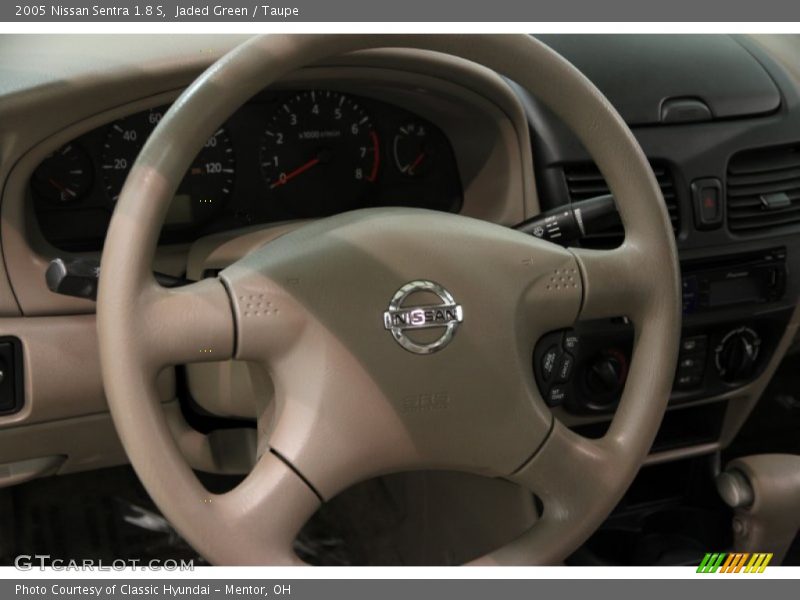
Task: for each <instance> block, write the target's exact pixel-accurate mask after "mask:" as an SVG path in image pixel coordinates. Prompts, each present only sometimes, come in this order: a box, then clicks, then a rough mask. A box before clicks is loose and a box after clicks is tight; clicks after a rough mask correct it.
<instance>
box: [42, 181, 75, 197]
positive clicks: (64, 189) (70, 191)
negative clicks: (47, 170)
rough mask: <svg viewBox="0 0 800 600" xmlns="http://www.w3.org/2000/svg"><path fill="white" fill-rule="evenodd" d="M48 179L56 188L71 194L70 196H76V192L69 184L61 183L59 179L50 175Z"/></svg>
mask: <svg viewBox="0 0 800 600" xmlns="http://www.w3.org/2000/svg"><path fill="white" fill-rule="evenodd" d="M47 181H49V182H50V185H52V186H53V187H54V188H56V189H57V190H58V191H59V192H61V193H62V194H69V195H70V196H73V197H74V196H75V192H73V191H72V190H71V189H69V188H68V187H67V186H65V185H62V184H60V183H59V182H58V181H56V180H55V179H53V178H52V177H48V178H47Z"/></svg>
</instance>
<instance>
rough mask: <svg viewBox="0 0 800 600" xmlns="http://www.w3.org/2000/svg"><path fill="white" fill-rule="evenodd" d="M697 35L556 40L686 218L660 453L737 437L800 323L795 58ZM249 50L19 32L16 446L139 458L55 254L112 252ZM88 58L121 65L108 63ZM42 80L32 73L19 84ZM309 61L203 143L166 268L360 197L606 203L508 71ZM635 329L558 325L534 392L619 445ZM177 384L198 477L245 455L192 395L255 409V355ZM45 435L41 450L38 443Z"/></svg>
mask: <svg viewBox="0 0 800 600" xmlns="http://www.w3.org/2000/svg"><path fill="white" fill-rule="evenodd" d="M679 37H680V39H676V36H555V37H550V36H544V37H543V38H542V39H543V41H545V43H548V44H550V45H551V46H553V47H554V48H555V49H556V50H557V51H559V52H560V53H562V54H563V55H564V56H566V57H567V59H568V60H570V61H571V62H573V63H574V64H575V65H577V66H578V67H579V68H580V69H581V70H582V71H583V72H584V73H585V74H586V75H587V76H588V77H589V78H590V79H592V80H593V81H594V82H595V83H596V84H597V85H598V87H600V89H601V91H602V92H603V93H604V94H605V95H606V96H607V97H608V98H609V99H610V101H611V102H612V103H613V104H614V106H615V107H616V108H617V109H618V110H619V112H620V113H621V115H622V116H623V118H624V119H625V120H626V121H627V122H628V124H629V125H630V127H631V129H632V131H633V133H634V135H635V136H636V138H637V140H638V142H639V144H640V145H641V147H642V149H643V150H644V152H645V154H646V155H647V157H648V158H649V159H650V161H651V164H652V165H653V168H654V172H655V175H656V177H657V180H658V183H659V184H660V186H661V189H662V193H663V196H664V199H665V202H666V204H667V209H668V211H669V214H670V217H671V219H672V223H673V228H674V231H675V239H676V244H677V247H678V250H679V255H680V259H681V267H682V271H683V281H684V316H683V331H682V343H681V349H682V350H681V357H680V360H679V363H680V367H679V371H678V372H676V374H675V385H674V389H673V395H672V399H671V405H670V409H669V410H668V412H667V415H666V417H665V420H664V426H663V427H662V433H660V434H659V438H658V439H657V444H656V446H654V448H653V455H652V460H653V461H665V460H672V459H674V458H675V457H676V454H675V453H676V452H680V453H681V454H680V456H686V455H691V454H701V453H710V452H715V451H717V450H719V449H720V448H723V447H725V446H726V445H727V444H728V443H730V441H731V439H733V437H734V436H735V435H736V434H737V432H738V431H739V429H740V428H741V425H742V423H743V422H744V420H745V419H746V418H747V416H748V415H749V414H750V412H751V410H752V409H753V407H754V406H755V404H756V402H757V401H758V399H759V398H760V397H761V395H762V393H763V391H764V389H765V388H766V386H767V384H768V383H769V381H770V379H771V378H772V375H773V374H774V372H775V370H776V369H777V367H778V365H779V364H780V363H781V361H782V360H783V359H784V358H785V357H786V355H787V353H788V352H790V351H791V350H792V348H793V344H794V340H795V336H796V333H797V331H798V325H800V315H799V314H798V311H797V301H798V297H800V280H798V278H797V276H796V273H797V272H799V271H800V216H798V215H800V211H799V210H798V206H800V204H798V202H800V200H798V199H799V198H800V185H798V183H797V181H798V178H797V175H796V172H798V170H800V161H798V159H797V157H798V156H800V150H798V148H800V133H798V132H800V72H798V71H792V69H793V68H795V69H796V66H795V67H792V64H793V63H792V60H793V59H794V58H795V57H796V55H797V51H798V47H797V46H796V45H795V42H793V41H790V40H787V39H783V38H780V37H770V38H764V39H762V40H760V41H759V40H756V39H754V38H746V37H739V36H736V37H732V36H696V37H695V36H686V37H683V36H679ZM701 38H702V39H701ZM242 39H243V38H240V37H236V38H228V37H225V36H211V37H210V38H199V37H194V36H179V37H178V38H176V39H167V38H166V37H163V36H156V37H153V38H146V39H139V38H135V37H133V36H131V38H130V39H128V38H125V39H124V40H116V39H114V38H110V37H103V36H92V37H91V39H88V38H87V39H85V40H83V41H82V42H81V44H82V45H80V44H79V45H76V43H75V40H72V39H67V38H61V37H59V36H53V37H52V38H48V39H47V40H42V39H38V40H37V39H33V38H29V37H25V38H24V39H23V38H20V39H19V40H17V41H16V42H15V44H13V45H11V44H9V47H8V48H7V52H6V56H7V62H8V64H14V65H15V67H14V71H13V72H12V73H6V75H7V76H5V77H0V115H2V116H3V123H4V124H6V125H4V128H2V129H0V156H2V162H0V176H2V178H3V179H4V182H5V184H4V187H3V190H2V194H3V198H2V206H0V210H1V211H2V212H1V213H0V216H1V217H2V218H1V219H0V242H1V243H2V254H3V256H2V258H3V260H2V261H0V283H2V282H5V285H2V284H0V337H7V338H11V337H13V338H14V339H17V340H19V344H20V346H19V347H20V348H21V350H19V352H22V353H23V358H24V361H23V362H24V364H23V365H22V366H23V369H24V373H25V375H24V377H25V390H24V396H25V402H24V404H23V405H22V407H21V409H19V410H17V411H16V412H13V413H11V412H9V413H7V414H3V415H1V416H0V453H2V456H4V457H5V458H6V459H7V460H15V459H19V460H26V459H29V458H32V457H31V456H28V455H26V452H27V450H26V449H28V448H31V447H34V446H35V447H36V449H37V453H39V454H40V455H42V456H44V455H50V454H52V455H58V456H67V457H68V459H67V462H66V463H65V465H64V466H63V467H62V471H61V472H68V471H70V470H84V469H89V468H99V467H102V466H107V465H109V464H117V463H119V462H123V461H125V460H126V459H125V457H124V454H123V453H122V451H121V448H120V446H119V444H118V440H117V439H116V437H115V434H114V429H113V425H112V424H111V422H110V417H109V416H108V413H107V406H106V404H105V398H104V394H103V386H102V378H101V375H100V372H99V361H98V356H97V353H98V351H97V341H96V330H95V322H94V315H93V313H94V304H93V303H92V302H90V301H88V300H85V299H79V298H73V297H68V296H63V295H58V294H53V293H51V292H50V291H49V290H48V288H47V287H46V284H45V279H44V273H45V270H46V268H47V265H48V263H49V262H50V260H51V259H53V258H55V257H61V256H70V255H80V256H84V255H85V256H88V257H90V258H93V259H96V258H98V257H99V254H100V250H101V249H102V244H103V239H104V236H105V232H106V229H107V227H108V223H109V220H110V218H111V215H112V213H113V210H114V206H115V203H116V199H117V197H118V195H119V193H120V191H121V189H122V187H123V183H124V181H125V178H126V175H127V173H128V172H129V170H130V168H131V166H132V164H133V162H134V160H135V157H136V155H137V154H138V151H139V150H140V149H141V147H142V145H143V144H144V143H145V142H146V140H147V138H148V136H149V134H150V132H152V130H153V128H154V127H155V126H156V125H157V123H158V121H159V120H160V118H161V117H162V116H163V114H164V112H165V111H166V110H167V109H168V107H169V105H170V104H171V103H172V102H174V101H175V99H176V98H177V97H178V96H179V94H180V93H181V91H182V90H183V89H185V87H186V86H187V85H189V84H190V83H191V81H192V80H193V79H194V78H195V77H196V76H197V75H198V74H199V73H200V72H201V71H202V70H203V69H205V68H207V66H208V65H209V64H210V63H211V62H213V61H214V60H215V59H216V58H218V57H219V56H221V55H222V54H223V53H224V52H226V51H227V50H229V49H230V48H231V47H233V46H235V45H236V44H238V43H240V42H241V41H242ZM43 45H44V46H46V48H44V49H42V46H43ZM632 49H634V50H635V51H632ZM782 52H783V58H782V54H781V53H782ZM86 55H91V56H97V57H98V59H97V64H93V65H91V67H92V68H91V69H90V68H89V67H88V66H87V65H85V64H83V62H82V61H83V57H84V56H86ZM786 57H788V58H786ZM17 64H18V65H22V67H20V68H17V66H16V65H17ZM795 64H796V60H795ZM612 67H613V68H612ZM0 68H2V64H0ZM20 71H24V72H25V73H26V74H27V75H26V77H28V78H27V79H24V78H22V79H21V78H18V77H14V76H12V75H13V74H15V73H18V72H20ZM301 71H302V72H298V73H292V74H287V76H286V77H285V78H284V79H283V80H282V81H280V82H278V83H277V84H275V85H274V86H272V87H271V88H270V89H266V90H264V91H263V92H262V93H260V94H258V95H257V96H255V97H254V98H252V99H251V101H249V102H248V103H247V104H245V105H244V106H243V107H242V108H241V109H240V110H238V111H237V112H236V113H234V114H233V116H232V117H231V118H230V119H229V120H228V121H227V122H226V123H224V124H223V125H222V127H221V128H220V129H219V130H218V131H217V132H215V134H214V135H213V136H212V137H211V138H210V139H209V140H208V141H207V142H206V144H205V146H204V147H203V148H202V150H201V151H200V152H199V154H198V156H197V158H196V159H195V161H194V162H193V164H192V165H191V166H190V168H189V169H188V171H187V174H186V176H185V178H184V180H183V182H182V183H181V185H180V186H179V188H178V189H177V190H176V194H175V198H174V200H173V203H172V206H171V209H170V211H169V216H168V219H167V224H166V225H165V227H164V230H163V231H162V238H161V244H160V246H159V249H158V252H157V255H156V257H155V262H154V269H155V270H157V271H159V272H162V273H166V274H169V275H172V276H175V277H183V276H185V277H187V278H189V279H197V278H199V277H202V276H203V274H204V273H206V272H214V271H217V270H219V269H222V268H225V267H226V266H227V265H229V264H231V263H232V262H234V261H235V260H237V259H238V258H240V257H241V256H243V255H244V254H246V253H247V252H249V251H252V250H254V249H256V248H258V247H260V246H262V245H263V244H265V243H267V242H268V241H269V240H270V239H274V236H276V235H280V234H281V232H284V231H286V230H287V229H286V227H287V226H292V224H293V223H295V222H299V221H302V220H306V219H314V218H318V217H324V216H326V215H331V214H335V213H339V212H343V211H347V210H352V209H354V208H360V207H371V206H411V207H423V208H429V209H434V210H441V211H451V212H458V213H460V214H462V215H465V216H470V217H474V218H478V219H483V220H486V221H491V222H494V223H498V224H503V225H508V226H511V225H514V224H516V223H519V222H521V221H523V220H525V219H527V218H530V217H533V216H535V215H537V214H539V213H540V212H541V211H542V210H552V209H557V208H559V207H562V206H565V205H568V204H570V203H573V202H577V201H580V200H582V199H585V198H590V197H593V196H597V195H602V194H605V193H608V188H607V186H606V185H605V181H604V179H603V177H602V174H601V173H600V172H599V171H598V170H597V168H596V167H595V166H594V164H593V163H592V160H591V157H589V155H588V154H587V153H586V151H585V150H584V149H583V147H582V146H581V145H580V143H579V142H578V141H577V140H576V139H575V138H574V136H572V135H571V134H570V133H569V132H568V131H566V130H565V128H564V127H563V125H561V124H560V123H559V122H558V120H557V119H555V118H554V117H553V115H552V114H551V113H549V112H548V111H547V110H545V109H544V108H543V107H542V106H540V105H539V104H537V102H536V101H535V99H534V98H531V97H530V96H529V95H528V94H527V93H526V92H525V91H524V90H521V89H519V88H518V87H516V86H515V85H514V83H513V82H508V81H506V80H504V79H503V78H501V77H499V76H498V75H497V74H496V73H493V72H491V71H489V70H487V69H483V68H481V67H477V66H476V65H473V64H471V63H466V62H465V61H459V60H454V59H451V58H449V57H444V56H442V55H436V54H435V53H434V54H429V53H418V52H405V51H400V50H396V49H394V50H392V49H389V50H385V51H379V52H370V53H365V54H359V55H354V56H348V57H341V58H338V59H336V60H334V61H332V62H330V63H326V64H320V65H315V66H313V67H309V68H307V69H303V70H301ZM720 73H723V74H724V75H725V76H724V77H721V76H720ZM631 90H636V93H631ZM781 194H783V195H781ZM762 196H764V197H765V198H764V200H762ZM706 203H708V204H710V207H711V208H710V209H709V208H708V206H706ZM623 237H624V232H623V231H622V230H620V229H610V230H608V231H605V232H603V233H602V234H599V235H596V236H593V237H592V238H591V239H585V240H584V241H583V242H582V243H583V245H585V246H590V247H595V248H608V247H613V246H615V245H618V244H620V243H621V242H622V240H623ZM634 336H635V332H634V331H633V330H632V327H631V325H630V323H627V322H626V321H625V319H624V316H620V318H618V319H615V320H611V321H604V322H586V323H578V324H577V325H576V327H575V328H574V329H572V330H566V331H554V332H552V333H551V334H550V335H549V336H546V337H545V338H543V339H542V340H539V343H538V344H537V345H536V347H535V348H531V380H532V381H531V383H532V384H533V385H538V386H539V389H540V391H541V394H542V396H543V398H545V400H547V401H548V402H549V403H550V404H551V405H552V406H553V412H554V414H555V415H556V416H557V417H558V418H559V419H560V420H562V421H563V422H564V423H565V424H567V425H568V426H570V427H572V428H574V429H576V430H578V431H580V432H581V433H583V434H585V435H602V434H603V433H604V431H605V428H607V426H608V423H609V422H610V419H611V417H612V416H613V414H614V411H615V409H616V402H617V400H618V397H619V391H620V389H621V386H622V385H624V379H625V375H626V372H627V368H628V365H629V362H630V360H631V356H630V350H631V346H632V341H633V339H634ZM76 372H79V373H81V375H82V376H81V377H75V373H76ZM167 375H168V376H167V377H166V381H165V382H164V389H165V391H164V402H165V405H167V406H168V407H169V408H168V411H171V412H170V413H169V414H170V415H171V417H170V418H171V419H172V421H171V422H172V424H173V425H174V426H175V427H176V430H177V431H178V434H176V435H177V437H178V439H179V443H181V444H182V447H185V448H186V452H187V454H191V457H190V458H191V460H192V461H193V466H195V467H196V468H201V469H204V470H207V471H220V470H224V468H228V467H227V466H221V465H220V464H217V463H216V462H215V460H216V458H215V457H216V456H220V455H222V454H223V453H219V452H216V451H215V450H214V448H213V443H214V440H213V436H205V437H203V440H202V441H199V437H198V436H199V435H200V434H198V433H197V431H195V430H193V429H192V428H191V427H188V425H187V423H186V422H185V420H184V418H183V412H182V410H181V407H179V406H178V405H177V404H178V403H177V402H176V400H175V398H176V389H180V390H183V391H184V392H185V391H186V390H187V389H188V390H189V392H190V393H191V396H192V397H193V399H194V400H196V402H197V404H199V405H200V406H201V407H202V408H204V409H206V410H207V411H208V412H210V413H213V414H224V416H226V417H235V418H249V417H251V416H252V415H251V414H250V413H248V411H252V402H251V400H252V396H253V395H254V394H256V393H259V390H257V389H256V386H255V383H253V382H250V381H249V379H248V377H249V375H248V371H247V368H246V366H243V365H241V364H238V363H235V362H232V363H224V364H219V365H202V366H195V365H190V366H189V367H188V368H187V373H186V375H187V378H186V380H185V381H183V382H181V381H180V380H178V378H177V375H175V374H167ZM242 381H247V382H248V383H247V384H242V383H241V382H242ZM262 391H263V390H262ZM45 426H46V427H45ZM23 435H25V436H34V435H35V436H36V444H35V445H34V444H20V443H18V440H19V439H20V438H19V437H17V436H23ZM198 448H202V450H201V451H198V450H197V449H198ZM192 452H194V454H192Z"/></svg>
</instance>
